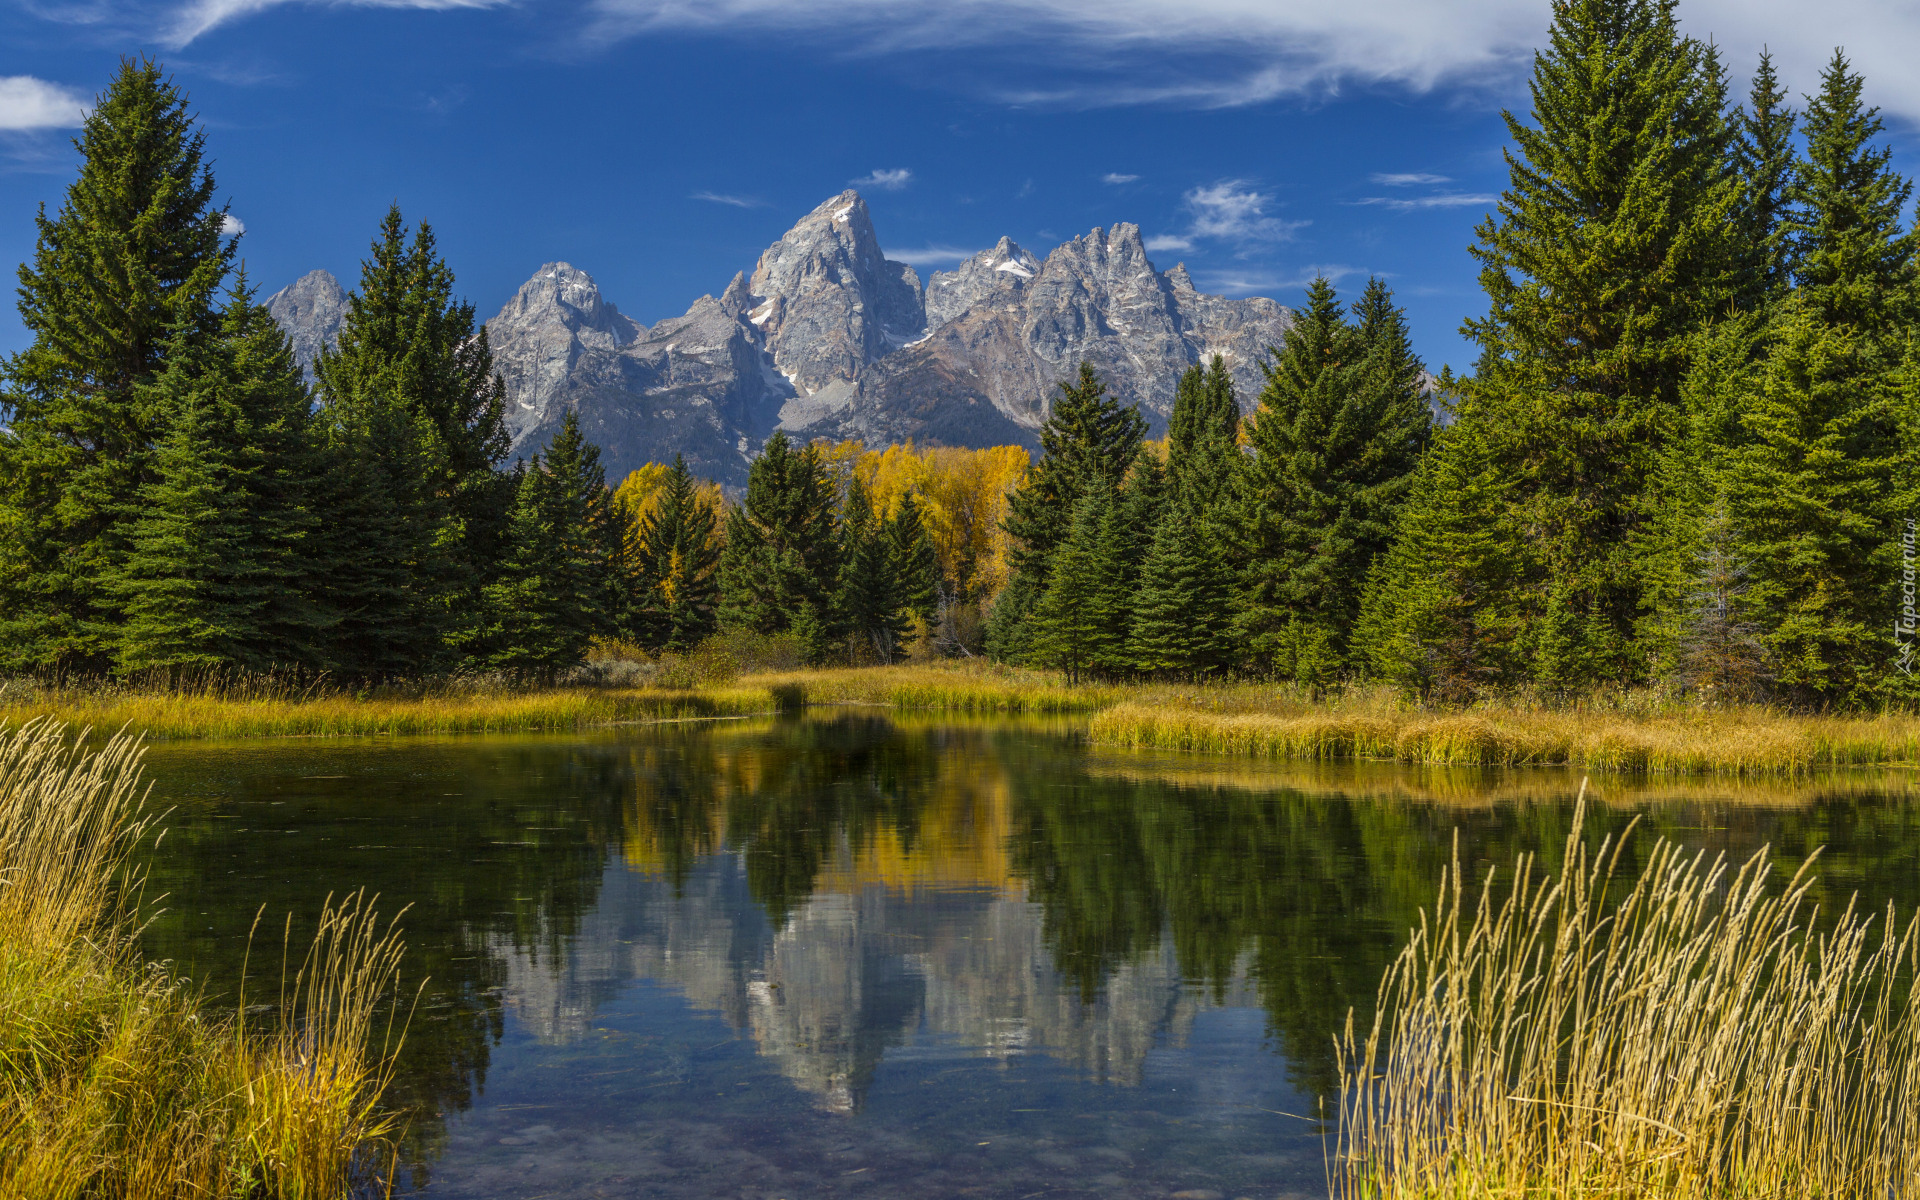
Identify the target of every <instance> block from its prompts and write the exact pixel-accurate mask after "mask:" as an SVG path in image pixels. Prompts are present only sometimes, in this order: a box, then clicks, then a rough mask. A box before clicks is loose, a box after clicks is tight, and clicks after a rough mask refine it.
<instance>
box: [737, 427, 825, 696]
mask: <svg viewBox="0 0 1920 1200" xmlns="http://www.w3.org/2000/svg"><path fill="white" fill-rule="evenodd" d="M833 501H834V491H833V485H832V483H831V482H830V481H829V480H828V478H827V473H826V466H825V463H824V462H823V461H822V459H821V457H820V451H819V450H818V449H817V448H816V447H814V446H811V445H809V446H806V447H804V448H800V449H796V448H795V447H794V445H793V443H792V441H791V440H789V439H788V437H787V435H786V434H785V433H784V432H781V431H777V430H776V431H775V432H774V435H773V436H772V437H771V438H769V439H767V445H766V448H765V449H764V450H762V451H761V453H760V457H759V458H757V459H755V460H754V463H753V467H752V468H751V469H750V470H749V471H748V473H747V495H746V500H745V502H744V503H742V504H741V505H740V506H739V507H738V508H736V509H734V510H733V511H732V513H730V514H729V516H728V520H727V542H726V549H725V550H724V551H723V553H722V555H721V559H720V623H721V624H722V625H725V626H736V627H744V628H747V629H753V630H756V631H758V632H760V633H786V632H789V631H791V632H793V633H795V634H796V635H800V636H801V637H802V640H803V641H804V642H806V643H807V645H808V646H809V647H810V650H809V657H810V658H813V659H815V660H817V659H818V658H820V657H821V656H822V655H823V654H824V653H825V651H826V647H827V646H829V645H831V644H832V643H833V642H834V641H835V640H837V638H838V636H839V632H838V631H839V630H840V629H841V626H842V621H841V618H840V615H839V613H838V612H837V605H836V593H837V592H838V589H839V583H840V544H841V539H840V532H839V530H838V528H837V527H836V523H835V520H834V512H833V507H834V504H833Z"/></svg>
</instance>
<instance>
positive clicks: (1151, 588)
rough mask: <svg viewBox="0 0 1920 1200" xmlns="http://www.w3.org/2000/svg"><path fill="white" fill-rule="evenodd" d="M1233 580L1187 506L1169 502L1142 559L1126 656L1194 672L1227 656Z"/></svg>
mask: <svg viewBox="0 0 1920 1200" xmlns="http://www.w3.org/2000/svg"><path fill="white" fill-rule="evenodd" d="M1232 582H1233V581H1232V579H1231V578H1230V577H1229V576H1228V574H1227V572H1226V571H1225V570H1224V569H1222V566H1221V563H1220V560H1219V559H1218V557H1217V556H1215V555H1214V554H1213V553H1212V552H1211V548H1210V547H1209V546H1208V544H1207V539H1206V537H1205V535H1204V534H1203V532H1202V530H1201V528H1200V522H1199V521H1198V520H1196V519H1195V517H1194V515H1193V513H1192V511H1191V510H1190V508H1189V506H1187V505H1184V504H1180V503H1174V504H1170V505H1168V506H1167V508H1166V511H1165V512H1164V513H1163V514H1162V516H1161V518H1160V522H1159V524H1158V525H1157V526H1156V528H1155V529H1154V533H1153V543H1152V546H1151V547H1150V548H1149V550H1148V552H1147V554H1146V557H1145V560H1144V561H1143V562H1142V564H1141V568H1140V573H1139V576H1138V585H1137V596H1136V598H1135V600H1134V602H1133V621H1132V628H1131V630H1130V636H1129V638H1128V645H1127V657H1128V658H1129V659H1130V660H1131V661H1132V665H1133V667H1134V668H1135V669H1136V670H1140V671H1145V672H1147V673H1148V674H1178V675H1189V674H1198V673H1201V672H1205V671H1210V670H1214V669H1217V668H1219V667H1221V666H1224V665H1226V663H1227V661H1228V660H1229V658H1230V657H1231V653H1232V643H1231V639H1230V603H1231V599H1232Z"/></svg>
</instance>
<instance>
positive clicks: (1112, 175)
mask: <svg viewBox="0 0 1920 1200" xmlns="http://www.w3.org/2000/svg"><path fill="white" fill-rule="evenodd" d="M1139 178H1140V177H1139V176H1138V175H1122V174H1121V173H1120V172H1118V171H1109V172H1107V173H1106V174H1105V175H1102V176H1101V177H1100V182H1101V183H1111V184H1114V185H1115V186H1118V185H1120V184H1123V183H1132V182H1134V181H1135V180H1137V179H1139Z"/></svg>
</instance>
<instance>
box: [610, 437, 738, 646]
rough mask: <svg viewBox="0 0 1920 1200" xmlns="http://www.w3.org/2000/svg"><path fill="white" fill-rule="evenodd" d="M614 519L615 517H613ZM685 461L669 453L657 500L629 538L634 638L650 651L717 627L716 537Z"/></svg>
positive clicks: (694, 640)
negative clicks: (635, 585) (633, 545)
mask: <svg viewBox="0 0 1920 1200" xmlns="http://www.w3.org/2000/svg"><path fill="white" fill-rule="evenodd" d="M616 519H619V518H618V517H617V516H616ZM716 533H717V529H716V522H715V519H714V513H713V509H712V508H710V507H709V506H708V505H707V504H705V503H703V502H702V501H701V498H700V493H699V489H698V487H697V486H696V485H695V483H694V479H693V474H692V472H690V471H688V470H687V464H686V460H685V459H683V458H682V457H681V456H680V455H678V454H675V455H674V456H673V467H672V469H671V470H670V471H669V472H668V474H667V476H666V479H665V480H664V481H663V483H662V486H661V492H660V498H659V502H658V503H657V504H656V505H654V506H653V508H652V509H651V511H649V512H648V513H647V515H646V516H645V517H643V518H642V519H641V522H640V526H639V530H638V534H637V536H636V538H635V541H636V542H637V549H636V554H635V558H636V559H637V563H636V570H635V574H636V576H637V579H638V581H639V590H640V595H639V599H638V603H637V605H636V607H637V609H638V611H639V619H638V621H637V622H636V633H637V634H638V636H637V639H636V640H638V641H639V642H640V643H641V644H642V645H644V646H646V647H647V648H648V649H650V650H674V651H680V652H685V651H688V650H691V649H693V648H694V647H695V646H697V645H699V644H700V642H702V641H703V640H705V639H706V638H708V637H710V636H712V634H713V632H714V630H715V629H716V628H718V625H719V621H718V604H719V577H718V569H719V564H720V542H719V539H718V537H717V536H716Z"/></svg>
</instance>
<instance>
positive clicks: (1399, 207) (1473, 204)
mask: <svg viewBox="0 0 1920 1200" xmlns="http://www.w3.org/2000/svg"><path fill="white" fill-rule="evenodd" d="M1498 199H1500V197H1498V196H1495V195H1492V194H1491V193H1487V192H1437V193H1435V194H1434V195H1431V196H1368V197H1366V198H1365V199H1361V200H1355V201H1354V203H1355V204H1378V205H1380V206H1381V207H1383V208H1391V209H1393V210H1394V211H1395V212H1411V211H1413V210H1415V209H1421V208H1485V207H1487V206H1488V205H1490V204H1492V203H1493V202H1494V201H1496V200H1498Z"/></svg>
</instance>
